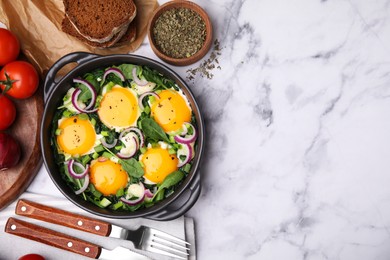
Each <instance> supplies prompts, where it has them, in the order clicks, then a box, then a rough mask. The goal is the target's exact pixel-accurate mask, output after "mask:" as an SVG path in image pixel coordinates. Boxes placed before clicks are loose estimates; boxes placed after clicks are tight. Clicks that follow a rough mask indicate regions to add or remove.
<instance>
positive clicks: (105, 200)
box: [99, 198, 111, 208]
mask: <svg viewBox="0 0 390 260" xmlns="http://www.w3.org/2000/svg"><path fill="white" fill-rule="evenodd" d="M110 204H111V201H109V200H108V199H107V198H103V199H102V200H101V201H100V202H99V205H100V206H102V207H103V208H105V207H107V206H108V205H110Z"/></svg>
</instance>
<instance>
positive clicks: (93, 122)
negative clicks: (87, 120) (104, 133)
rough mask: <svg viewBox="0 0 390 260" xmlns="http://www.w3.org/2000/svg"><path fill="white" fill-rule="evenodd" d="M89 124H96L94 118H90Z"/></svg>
mask: <svg viewBox="0 0 390 260" xmlns="http://www.w3.org/2000/svg"><path fill="white" fill-rule="evenodd" d="M91 124H92V125H93V126H95V125H96V120H95V118H93V117H92V118H91Z"/></svg>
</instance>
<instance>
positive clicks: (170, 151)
mask: <svg viewBox="0 0 390 260" xmlns="http://www.w3.org/2000/svg"><path fill="white" fill-rule="evenodd" d="M168 153H169V154H176V150H175V149H173V148H169V149H168Z"/></svg>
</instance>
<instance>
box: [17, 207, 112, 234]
mask: <svg viewBox="0 0 390 260" xmlns="http://www.w3.org/2000/svg"><path fill="white" fill-rule="evenodd" d="M15 213H16V214H17V215H20V216H26V217H30V218H35V219H38V220H43V221H46V222H50V223H53V224H58V225H61V226H66V227H70V228H74V229H77V230H81V231H85V232H89V233H93V234H96V235H100V236H109V235H110V233H111V224H110V223H107V222H104V221H101V220H97V219H93V218H89V217H86V216H82V215H78V214H75V213H71V212H68V211H65V210H61V209H58V208H53V207H49V206H45V205H42V204H39V203H36V202H32V201H28V200H24V199H21V200H19V201H18V204H17V205H16V209H15Z"/></svg>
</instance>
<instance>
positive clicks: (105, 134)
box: [100, 131, 109, 136]
mask: <svg viewBox="0 0 390 260" xmlns="http://www.w3.org/2000/svg"><path fill="white" fill-rule="evenodd" d="M100 133H101V134H102V136H108V135H109V133H108V132H107V131H101V132H100Z"/></svg>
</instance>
